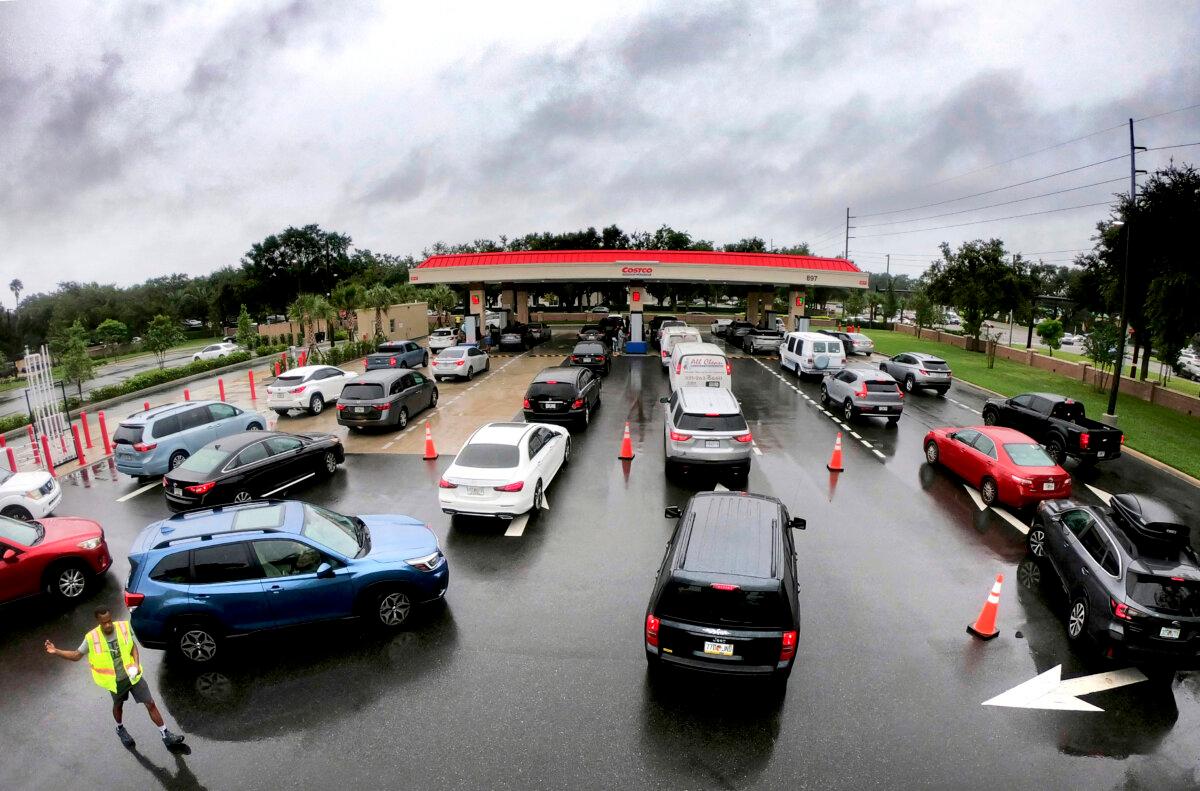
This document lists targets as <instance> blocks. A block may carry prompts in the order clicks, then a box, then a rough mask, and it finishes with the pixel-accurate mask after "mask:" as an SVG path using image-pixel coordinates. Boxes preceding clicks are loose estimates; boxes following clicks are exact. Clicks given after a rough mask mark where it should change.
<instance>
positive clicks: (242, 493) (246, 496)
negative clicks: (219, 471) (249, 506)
mask: <svg viewBox="0 0 1200 791" xmlns="http://www.w3.org/2000/svg"><path fill="white" fill-rule="evenodd" d="M253 499H254V495H252V494H250V492H249V491H247V490H246V489H239V490H238V491H237V492H236V493H234V495H233V497H231V498H230V499H229V502H231V503H248V502H250V501H251V500H253Z"/></svg>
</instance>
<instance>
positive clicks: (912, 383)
mask: <svg viewBox="0 0 1200 791" xmlns="http://www.w3.org/2000/svg"><path fill="white" fill-rule="evenodd" d="M916 386H917V380H916V379H914V378H913V375H912V374H909V375H908V376H906V377H904V391H905V392H907V393H911V392H912V391H913V389H914V388H916Z"/></svg>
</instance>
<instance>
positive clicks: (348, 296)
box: [329, 283, 365, 340]
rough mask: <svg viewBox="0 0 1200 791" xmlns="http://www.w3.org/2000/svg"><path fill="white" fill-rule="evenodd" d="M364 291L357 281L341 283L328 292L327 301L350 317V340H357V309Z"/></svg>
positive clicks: (361, 301)
mask: <svg viewBox="0 0 1200 791" xmlns="http://www.w3.org/2000/svg"><path fill="white" fill-rule="evenodd" d="M364 293H365V292H364V291H363V287H362V286H360V285H358V284H357V283H342V284H340V285H339V286H338V287H337V288H335V289H334V290H333V291H332V292H330V294H329V303H330V304H331V305H333V307H335V308H337V309H338V310H339V311H344V312H345V313H346V316H347V317H348V318H349V319H350V339H351V340H358V309H359V307H360V306H361V305H362V304H363V294H364Z"/></svg>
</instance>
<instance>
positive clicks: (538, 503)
mask: <svg viewBox="0 0 1200 791" xmlns="http://www.w3.org/2000/svg"><path fill="white" fill-rule="evenodd" d="M541 512H542V482H541V481H540V480H539V481H538V482H537V486H535V487H533V508H530V509H529V513H530V514H540V513H541Z"/></svg>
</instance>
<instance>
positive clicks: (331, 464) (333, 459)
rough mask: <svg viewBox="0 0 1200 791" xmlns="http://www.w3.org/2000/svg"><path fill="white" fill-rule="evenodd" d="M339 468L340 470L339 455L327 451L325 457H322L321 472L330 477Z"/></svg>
mask: <svg viewBox="0 0 1200 791" xmlns="http://www.w3.org/2000/svg"><path fill="white" fill-rule="evenodd" d="M337 468H338V460H337V454H336V453H334V452H333V451H331V450H327V451H325V453H324V455H323V456H321V471H322V472H323V473H324V474H325V476H326V477H330V476H332V475H333V474H334V473H335V472H337Z"/></svg>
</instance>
